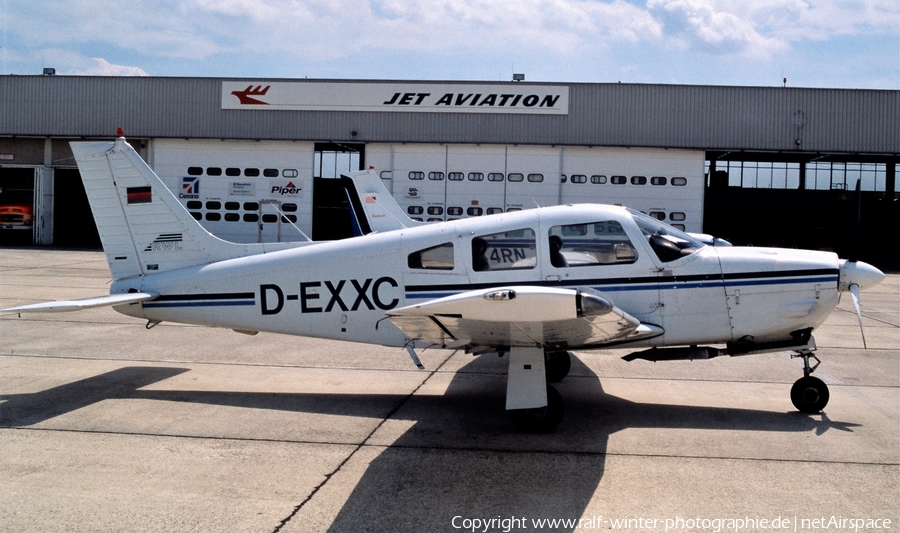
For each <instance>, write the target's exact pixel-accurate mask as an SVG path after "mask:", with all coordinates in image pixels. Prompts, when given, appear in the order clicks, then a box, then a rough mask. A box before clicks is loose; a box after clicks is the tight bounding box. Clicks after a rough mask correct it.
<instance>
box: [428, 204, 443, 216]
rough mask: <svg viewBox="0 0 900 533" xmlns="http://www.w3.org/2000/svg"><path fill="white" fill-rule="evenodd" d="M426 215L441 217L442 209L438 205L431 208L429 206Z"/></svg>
mask: <svg viewBox="0 0 900 533" xmlns="http://www.w3.org/2000/svg"><path fill="white" fill-rule="evenodd" d="M428 214H429V215H435V216H436V215H443V214H444V208H443V207H441V206H439V205H432V206H430V207H429V208H428Z"/></svg>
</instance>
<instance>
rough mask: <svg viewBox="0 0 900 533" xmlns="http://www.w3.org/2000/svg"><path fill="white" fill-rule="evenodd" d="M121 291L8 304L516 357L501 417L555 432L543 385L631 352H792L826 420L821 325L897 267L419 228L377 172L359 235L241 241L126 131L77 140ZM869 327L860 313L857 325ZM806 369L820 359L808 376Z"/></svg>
mask: <svg viewBox="0 0 900 533" xmlns="http://www.w3.org/2000/svg"><path fill="white" fill-rule="evenodd" d="M72 150H73V152H74V154H75V158H76V160H77V162H78V167H79V170H80V173H81V176H82V179H83V181H84V185H85V190H86V192H87V195H88V198H89V201H90V204H91V209H92V211H93V215H94V219H95V221H96V223H97V229H98V231H99V233H100V238H101V240H102V243H103V249H104V251H105V253H106V257H107V260H108V262H109V268H110V272H111V274H112V277H113V278H114V281H113V283H112V286H111V288H110V294H109V295H107V296H100V297H97V298H88V299H83V300H72V301H60V302H48V303H40V304H32V305H24V306H19V307H13V308H10V309H5V310H4V311H11V312H28V311H69V310H76V309H83V308H88V307H98V306H113V308H114V309H115V310H116V311H118V312H120V313H123V314H125V315H129V316H134V317H139V318H143V319H145V320H147V321H148V323H147V326H148V327H152V326H154V325H156V324H159V323H160V322H163V321H170V322H179V323H186V324H199V325H205V326H213V327H223V328H232V329H234V330H236V331H238V332H241V333H256V332H259V331H266V332H274V333H285V334H291V335H305V336H311V337H321V338H328V339H339V340H347V341H357V342H366V343H373V344H381V345H385V346H397V347H404V348H406V349H407V351H408V352H409V354H410V356H411V357H412V359H413V361H414V362H415V363H416V365H417V366H419V367H420V368H421V367H422V365H421V363H420V362H419V359H418V357H417V355H416V352H415V349H417V348H418V349H421V348H427V347H432V346H439V347H442V348H452V349H462V350H465V351H466V352H469V353H472V354H475V355H480V354H487V353H499V354H500V355H505V354H508V360H509V373H508V380H507V392H506V409H507V410H509V413H510V415H511V418H512V420H513V422H514V424H515V426H516V427H518V428H519V429H521V430H523V431H530V432H546V431H552V430H553V429H554V428H555V427H556V426H557V425H558V424H559V423H560V421H561V420H562V417H563V401H562V398H561V397H560V395H559V393H558V392H557V391H556V389H554V388H553V387H552V386H550V385H548V384H547V382H548V381H549V382H555V381H559V380H561V379H563V378H564V377H565V376H566V374H567V373H568V371H569V366H570V354H569V350H575V349H577V350H589V349H601V348H606V347H611V346H615V347H635V348H640V349H642V351H635V352H634V353H632V354H630V355H628V356H625V359H626V360H629V361H631V360H633V359H647V360H651V361H660V360H673V359H708V358H711V357H715V356H718V355H744V354H750V353H758V352H771V351H782V350H791V351H793V352H795V354H796V356H798V357H802V358H803V361H804V372H803V374H804V376H803V377H802V378H800V379H799V380H798V381H797V382H796V383H795V384H794V386H793V387H792V389H791V400H792V401H793V403H794V405H795V406H796V407H797V409H799V410H800V411H803V412H807V413H812V412H818V411H820V410H821V409H822V408H824V407H825V405H826V403H827V402H828V397H829V393H828V388H827V386H826V385H825V383H823V382H822V381H821V380H819V379H818V378H816V377H814V376H812V375H811V374H812V373H813V372H814V371H815V369H816V368H817V367H818V365H819V360H818V359H817V358H816V357H815V355H814V354H813V352H814V350H815V349H816V346H815V341H814V339H813V337H812V332H813V330H814V329H815V328H816V327H818V326H819V325H820V324H822V322H823V321H824V320H825V318H826V317H827V316H828V315H829V313H831V311H832V310H833V309H834V307H835V306H836V305H837V303H838V299H839V296H840V295H841V293H843V292H850V293H851V295H852V297H853V301H854V303H856V304H857V314H859V305H858V302H859V297H858V291H859V290H860V289H864V288H867V287H870V286H873V285H875V284H877V283H878V282H880V281H881V280H882V279H883V278H884V275H883V274H882V273H881V271H879V270H878V269H876V268H875V267H872V266H871V265H868V264H866V263H863V262H857V261H848V260H842V259H839V258H838V257H837V256H836V255H835V254H833V253H826V252H814V251H803V250H788V249H774V248H743V247H714V246H706V245H704V244H702V243H701V242H700V241H698V240H697V239H695V238H693V237H691V236H690V235H688V234H686V233H683V232H681V231H679V230H677V229H675V228H672V227H671V226H668V225H666V224H664V223H662V222H660V221H658V220H656V219H654V218H650V217H648V216H645V215H643V214H641V213H639V212H636V211H633V210H630V209H627V208H624V207H615V206H607V205H565V206H556V207H546V208H537V209H531V210H526V211H519V212H514V213H505V214H498V215H492V216H488V217H481V218H469V219H462V220H456V221H448V222H442V223H434V224H418V223H415V222H413V221H412V220H410V219H409V218H408V217H406V215H405V214H404V213H403V212H402V210H401V209H400V207H399V206H398V205H397V204H396V203H395V202H394V201H393V198H392V197H391V196H390V194H389V193H388V192H387V190H386V189H385V188H384V186H383V185H382V183H381V181H380V179H378V177H377V176H376V175H375V173H374V172H361V173H354V174H352V175H351V176H349V178H350V179H351V180H352V181H351V182H350V183H348V185H349V186H350V187H351V188H350V189H349V191H352V193H351V192H348V197H349V200H350V203H351V206H352V208H353V209H352V211H353V213H354V218H355V222H356V227H357V230H358V233H359V234H360V235H361V236H359V237H354V238H350V239H345V240H341V241H331V242H315V243H313V242H298V243H275V244H235V243H229V242H226V241H223V240H221V239H219V238H217V237H215V236H213V235H212V234H210V233H209V232H207V231H206V230H204V229H203V228H202V227H201V226H200V224H199V223H197V222H196V221H195V220H194V219H193V218H192V217H191V215H190V214H189V213H188V212H187V211H186V210H185V209H184V207H182V205H181V204H180V203H179V201H178V200H177V199H176V198H175V196H174V195H173V194H172V193H171V192H170V191H169V189H168V188H167V187H166V186H165V185H164V184H163V183H162V182H161V181H160V179H159V178H158V177H157V176H156V175H155V174H154V173H153V171H152V170H151V169H150V168H149V167H148V166H147V165H146V164H145V163H144V161H143V160H142V159H141V158H140V156H138V155H137V153H136V152H135V151H134V150H133V149H132V148H131V146H130V145H129V144H128V143H127V142H126V141H125V139H124V137H123V136H122V134H121V133H120V134H119V137H118V138H116V140H115V141H114V142H75V143H72ZM860 328H862V321H861V315H860ZM810 359H813V360H815V362H816V364H815V365H814V366H810Z"/></svg>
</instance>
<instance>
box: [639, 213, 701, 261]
mask: <svg viewBox="0 0 900 533" xmlns="http://www.w3.org/2000/svg"><path fill="white" fill-rule="evenodd" d="M628 212H629V213H631V216H632V217H634V221H635V223H637V225H638V228H640V230H641V233H643V234H644V237H646V238H647V242H649V243H650V247H651V248H652V249H653V252H654V253H656V256H657V257H658V258H659V260H660V261H662V262H663V263H668V262H669V261H675V260H676V259H680V258H682V257H687V256H689V255H691V254H693V253H694V252H696V251H697V250H699V249H700V248H703V246H705V245H704V244H703V243H701V242H700V241H698V240H697V239H694V238H693V237H691V236H690V235H688V234H687V233H685V232H683V231H681V230H678V229H675V228H673V227H672V226H670V225H668V224H666V223H664V222H660V221H659V220H656V219H655V218H653V217H649V216H647V215H645V214H643V213H641V212H640V211H635V210H634V209H628Z"/></svg>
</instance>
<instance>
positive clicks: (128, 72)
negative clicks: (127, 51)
mask: <svg viewBox="0 0 900 533" xmlns="http://www.w3.org/2000/svg"><path fill="white" fill-rule="evenodd" d="M91 61H93V64H92V65H90V66H88V67H87V68H85V69H77V70H74V71H71V72H66V74H72V75H76V76H149V74H147V73H146V72H145V71H144V69H142V68H140V67H129V66H127V65H113V64H112V63H110V62H109V61H107V60H105V59H103V58H102V57H92V58H91Z"/></svg>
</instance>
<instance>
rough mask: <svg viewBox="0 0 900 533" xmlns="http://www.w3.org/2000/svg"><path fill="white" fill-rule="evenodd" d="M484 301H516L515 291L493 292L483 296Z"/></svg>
mask: <svg viewBox="0 0 900 533" xmlns="http://www.w3.org/2000/svg"><path fill="white" fill-rule="evenodd" d="M484 299H485V300H495V301H500V300H515V299H516V291H513V290H507V291H493V292H489V293H487V294H485V295H484Z"/></svg>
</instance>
